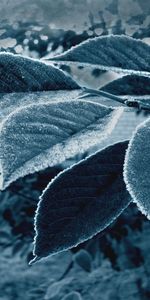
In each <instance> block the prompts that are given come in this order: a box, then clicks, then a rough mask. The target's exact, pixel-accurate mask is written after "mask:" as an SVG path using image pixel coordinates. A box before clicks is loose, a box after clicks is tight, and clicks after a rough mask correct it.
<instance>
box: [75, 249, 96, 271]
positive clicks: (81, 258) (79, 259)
mask: <svg viewBox="0 0 150 300" xmlns="http://www.w3.org/2000/svg"><path fill="white" fill-rule="evenodd" d="M73 259H74V261H75V262H76V263H77V264H78V265H79V266H80V267H81V268H82V269H83V270H85V271H86V272H91V270H92V256H91V255H90V253H88V251H86V250H84V249H81V250H79V251H78V252H77V253H75V254H74V256H73Z"/></svg>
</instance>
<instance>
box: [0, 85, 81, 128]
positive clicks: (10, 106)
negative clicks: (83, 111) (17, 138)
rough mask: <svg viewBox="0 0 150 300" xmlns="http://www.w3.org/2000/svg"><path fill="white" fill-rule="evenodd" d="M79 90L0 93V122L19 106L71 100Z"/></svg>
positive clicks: (77, 94)
mask: <svg viewBox="0 0 150 300" xmlns="http://www.w3.org/2000/svg"><path fill="white" fill-rule="evenodd" d="M80 92H81V90H80V89H75V90H57V91H54V90H51V91H43V92H24V93H5V94H0V123H1V122H2V121H4V120H5V118H6V117H7V116H8V115H9V114H10V113H12V112H13V111H15V110H16V109H18V108H19V107H20V108H21V107H23V106H28V105H31V104H38V103H49V102H55V101H58V100H59V101H67V100H68V101H72V100H73V99H76V98H77V97H78V96H79V94H80Z"/></svg>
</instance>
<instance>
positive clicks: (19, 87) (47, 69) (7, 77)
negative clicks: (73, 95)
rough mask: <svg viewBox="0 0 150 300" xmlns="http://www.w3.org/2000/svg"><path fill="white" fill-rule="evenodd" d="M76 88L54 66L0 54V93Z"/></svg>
mask: <svg viewBox="0 0 150 300" xmlns="http://www.w3.org/2000/svg"><path fill="white" fill-rule="evenodd" d="M78 88H79V85H78V84H77V83H76V82H75V81H74V80H73V79H72V78H71V77H70V76H67V75H66V74H65V73H64V72H62V71H61V70H59V69H58V68H56V67H54V66H48V65H46V64H45V63H44V62H41V61H40V60H35V59H31V58H27V57H23V56H21V55H14V54H11V53H6V52H1V53H0V93H12V92H29V91H44V90H45V91H46V90H58V89H59V90H64V89H65V90H66V89H68V90H71V89H78Z"/></svg>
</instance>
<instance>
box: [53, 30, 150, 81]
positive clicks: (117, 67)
mask: <svg viewBox="0 0 150 300" xmlns="http://www.w3.org/2000/svg"><path fill="white" fill-rule="evenodd" d="M149 53H150V46H149V45H147V44H146V43H144V42H142V41H140V40H137V39H133V38H131V37H128V36H125V35H121V36H119V35H108V36H101V37H96V38H92V39H89V40H87V41H84V42H82V43H81V44H79V45H77V46H75V47H72V48H71V49H70V50H68V51H66V52H64V53H63V54H60V55H58V56H55V57H54V58H51V59H50V60H51V61H55V62H59V63H63V64H64V63H65V64H70V63H73V64H80V65H82V66H86V65H87V66H89V65H90V66H93V67H97V68H99V69H102V70H109V71H110V70H112V71H115V72H124V73H127V74H137V75H147V76H150V55H149Z"/></svg>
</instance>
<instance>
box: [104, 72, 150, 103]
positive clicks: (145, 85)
mask: <svg viewBox="0 0 150 300" xmlns="http://www.w3.org/2000/svg"><path fill="white" fill-rule="evenodd" d="M101 90H103V91H105V92H108V93H111V94H115V95H119V96H124V95H131V96H145V95H149V98H150V78H149V77H146V76H138V75H127V76H123V77H121V78H119V79H116V80H113V81H111V82H110V83H108V84H106V85H105V86H103V87H101Z"/></svg>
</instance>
